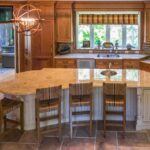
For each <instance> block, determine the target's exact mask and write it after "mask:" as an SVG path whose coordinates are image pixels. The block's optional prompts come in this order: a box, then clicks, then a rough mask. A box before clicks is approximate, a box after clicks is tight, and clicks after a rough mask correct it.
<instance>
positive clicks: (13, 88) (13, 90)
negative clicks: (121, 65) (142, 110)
mask: <svg viewBox="0 0 150 150" xmlns="http://www.w3.org/2000/svg"><path fill="white" fill-rule="evenodd" d="M71 70H72V71H71ZM77 70H80V69H49V68H44V69H42V70H34V71H27V72H23V73H19V74H17V76H18V75H19V79H17V80H15V79H14V80H8V81H6V82H5V81H4V82H1V85H0V92H1V93H4V94H6V95H15V96H25V95H31V94H35V91H36V89H37V88H44V87H48V85H51V86H57V85H60V84H62V87H63V89H67V88H68V87H69V83H76V82H77V83H78V82H83V83H84V82H92V83H93V86H94V87H102V83H103V82H126V81H127V83H128V84H127V88H150V82H147V81H150V72H146V71H142V70H140V72H139V73H140V74H139V75H140V76H141V75H142V76H144V78H143V77H142V80H141V78H139V79H140V81H134V80H133V81H132V80H131V81H130V80H124V73H125V72H126V71H123V72H122V73H123V74H122V78H121V80H116V81H114V80H112V81H111V80H107V79H106V80H103V79H101V78H100V79H98V80H97V79H96V78H95V79H94V78H93V77H94V76H93V75H92V76H91V77H90V79H87V80H86V81H85V80H82V79H78V78H79V77H78V76H77V72H76V71H77ZM83 70H85V69H83ZM90 70H91V69H90ZM92 70H93V69H92ZM96 70H100V69H96ZM40 71H41V76H42V78H40V80H39V81H38V80H37V78H38V77H37V74H39V72H40ZM59 71H61V72H62V71H63V74H62V75H61V76H56V73H58V72H59ZM64 71H66V72H64ZM85 71H86V70H85ZM68 73H69V76H70V77H71V78H68V79H66V81H64V78H66V77H67V76H68ZM86 73H87V72H86ZM91 73H92V72H90V73H89V74H90V75H91ZM83 74H85V73H84V72H83ZM72 75H73V76H72ZM140 76H139V77H140ZM35 77H36V78H35ZM34 78H35V79H34ZM50 78H51V79H50ZM33 79H34V80H33ZM38 79H39V78H38ZM49 79H50V80H49ZM35 81H36V82H35ZM37 81H38V82H37ZM47 81H49V82H47ZM57 81H58V82H57ZM8 83H10V85H8ZM31 84H32V85H31Z"/></svg>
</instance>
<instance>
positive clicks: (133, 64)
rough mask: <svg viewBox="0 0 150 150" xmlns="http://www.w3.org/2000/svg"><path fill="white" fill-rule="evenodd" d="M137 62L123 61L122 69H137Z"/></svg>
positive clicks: (138, 66) (138, 65)
mask: <svg viewBox="0 0 150 150" xmlns="http://www.w3.org/2000/svg"><path fill="white" fill-rule="evenodd" d="M139 68H140V64H139V60H123V69H139Z"/></svg>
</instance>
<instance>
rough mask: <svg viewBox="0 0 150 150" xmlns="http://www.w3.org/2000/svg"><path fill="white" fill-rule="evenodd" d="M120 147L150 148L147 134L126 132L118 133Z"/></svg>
mask: <svg viewBox="0 0 150 150" xmlns="http://www.w3.org/2000/svg"><path fill="white" fill-rule="evenodd" d="M117 137H118V145H119V146H131V147H132V146H133V147H150V142H149V140H148V137H147V134H146V132H126V133H125V136H124V137H123V133H121V132H120V133H117Z"/></svg>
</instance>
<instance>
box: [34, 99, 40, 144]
mask: <svg viewBox="0 0 150 150" xmlns="http://www.w3.org/2000/svg"><path fill="white" fill-rule="evenodd" d="M37 101H38V100H36V102H35V105H36V107H35V108H36V110H35V111H36V112H35V114H36V131H37V139H38V142H39V141H40V117H39V105H38V104H39V103H38V102H37Z"/></svg>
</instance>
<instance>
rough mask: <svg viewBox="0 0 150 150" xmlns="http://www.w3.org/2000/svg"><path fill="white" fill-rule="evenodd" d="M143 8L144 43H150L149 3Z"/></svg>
mask: <svg viewBox="0 0 150 150" xmlns="http://www.w3.org/2000/svg"><path fill="white" fill-rule="evenodd" d="M145 7H146V9H145V42H150V3H147V4H146V5H145Z"/></svg>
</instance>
